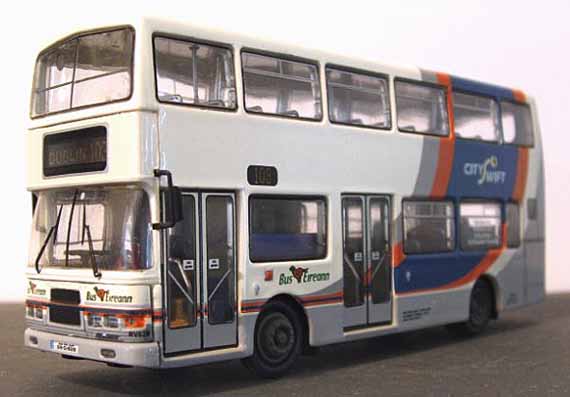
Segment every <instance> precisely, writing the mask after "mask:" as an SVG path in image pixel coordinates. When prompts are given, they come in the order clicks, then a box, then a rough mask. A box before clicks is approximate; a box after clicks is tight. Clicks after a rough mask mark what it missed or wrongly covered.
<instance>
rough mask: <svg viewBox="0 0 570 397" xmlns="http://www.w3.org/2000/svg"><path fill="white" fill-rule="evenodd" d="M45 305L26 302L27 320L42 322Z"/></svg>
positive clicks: (45, 309) (44, 316)
mask: <svg viewBox="0 0 570 397" xmlns="http://www.w3.org/2000/svg"><path fill="white" fill-rule="evenodd" d="M46 311H47V307H46V306H42V305H37V304H32V303H26V318H27V319H28V320H33V321H39V322H42V323H44V322H45V318H46Z"/></svg>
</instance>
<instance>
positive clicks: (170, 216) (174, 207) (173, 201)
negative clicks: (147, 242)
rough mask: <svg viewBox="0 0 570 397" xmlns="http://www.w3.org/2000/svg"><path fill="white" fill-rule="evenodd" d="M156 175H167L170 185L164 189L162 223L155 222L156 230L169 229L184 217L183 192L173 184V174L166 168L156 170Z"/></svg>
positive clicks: (154, 227)
mask: <svg viewBox="0 0 570 397" xmlns="http://www.w3.org/2000/svg"><path fill="white" fill-rule="evenodd" d="M154 176H156V177H157V178H160V177H161V176H166V178H167V181H168V185H167V187H166V188H163V189H162V200H163V206H162V211H163V212H162V219H163V221H162V222H160V223H153V225H152V227H153V229H155V230H158V229H168V228H171V227H173V226H174V225H176V224H177V223H178V222H180V221H181V220H183V219H184V213H183V212H182V193H181V192H180V189H179V188H178V187H177V186H174V185H173V184H172V174H171V173H170V171H166V170H154Z"/></svg>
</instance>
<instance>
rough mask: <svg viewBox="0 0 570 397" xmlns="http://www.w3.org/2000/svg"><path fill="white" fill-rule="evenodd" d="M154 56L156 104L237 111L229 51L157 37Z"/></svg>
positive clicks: (232, 68) (231, 55) (231, 60)
mask: <svg viewBox="0 0 570 397" xmlns="http://www.w3.org/2000/svg"><path fill="white" fill-rule="evenodd" d="M154 55H155V67H156V89H157V96H158V100H159V101H161V102H170V103H180V104H187V105H197V106H206V107H214V108H224V109H235V108H236V105H237V101H236V89H235V75H234V61H233V53H232V51H231V50H230V49H228V48H225V47H218V46H213V45H209V44H202V43H196V42H192V41H185V40H178V39H170V38H166V37H156V38H155V39H154Z"/></svg>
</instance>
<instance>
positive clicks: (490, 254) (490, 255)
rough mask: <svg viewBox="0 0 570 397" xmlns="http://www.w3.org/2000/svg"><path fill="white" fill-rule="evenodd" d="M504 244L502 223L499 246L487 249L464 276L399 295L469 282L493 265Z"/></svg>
mask: <svg viewBox="0 0 570 397" xmlns="http://www.w3.org/2000/svg"><path fill="white" fill-rule="evenodd" d="M506 246H507V226H506V224H504V223H503V224H502V225H501V246H500V247H499V248H493V249H490V250H488V251H487V254H486V255H485V256H484V257H483V259H481V262H479V264H478V265H477V266H475V267H474V268H473V269H472V270H471V271H470V272H469V273H467V274H466V275H465V276H463V277H461V278H459V279H457V280H455V281H452V282H451V283H448V284H445V285H442V286H441V287H437V288H426V289H423V290H415V291H409V292H402V293H400V294H399V295H412V294H418V293H425V292H432V291H441V290H446V289H453V288H458V287H461V286H463V285H465V284H469V283H470V282H473V281H475V280H477V279H478V278H479V277H480V276H481V275H482V274H483V273H485V272H486V271H487V270H489V268H490V267H491V266H492V265H493V263H495V261H496V260H497V258H499V256H500V255H501V253H502V252H503V250H504V249H505V247H506Z"/></svg>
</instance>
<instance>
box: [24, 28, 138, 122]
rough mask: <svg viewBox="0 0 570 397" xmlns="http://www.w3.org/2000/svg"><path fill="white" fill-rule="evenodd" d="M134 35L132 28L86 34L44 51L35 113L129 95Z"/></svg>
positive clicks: (36, 85) (37, 79)
mask: <svg viewBox="0 0 570 397" xmlns="http://www.w3.org/2000/svg"><path fill="white" fill-rule="evenodd" d="M134 36H135V35H134V31H133V30H132V29H130V28H125V29H119V30H113V31H107V32H99V33H91V34H84V35H80V36H78V37H75V38H71V39H69V40H67V41H66V42H64V43H62V44H58V45H56V46H55V47H52V48H49V49H48V50H46V51H44V52H43V53H41V54H40V56H39V57H38V60H37V62H36V71H35V77H34V89H33V93H32V116H42V115H46V114H49V113H55V112H61V111H65V110H70V109H76V108H81V107H85V106H90V105H97V104H102V103H108V102H114V101H119V100H122V99H126V98H128V97H130V95H131V90H132V63H133V43H134Z"/></svg>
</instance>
